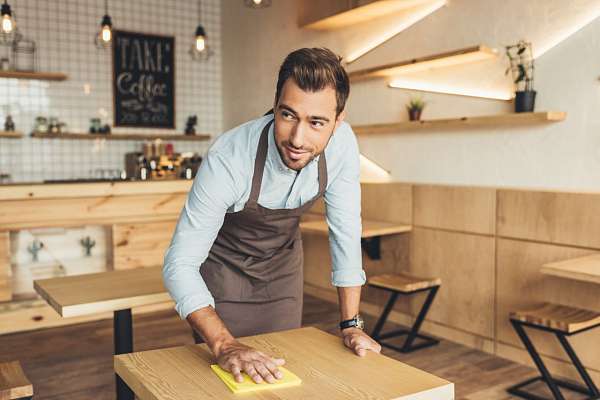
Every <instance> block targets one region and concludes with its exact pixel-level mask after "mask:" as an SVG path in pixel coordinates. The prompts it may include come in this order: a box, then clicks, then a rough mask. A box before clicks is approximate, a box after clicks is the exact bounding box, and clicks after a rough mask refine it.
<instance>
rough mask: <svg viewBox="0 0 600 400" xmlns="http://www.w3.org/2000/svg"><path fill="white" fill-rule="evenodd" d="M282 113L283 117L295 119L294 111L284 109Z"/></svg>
mask: <svg viewBox="0 0 600 400" xmlns="http://www.w3.org/2000/svg"><path fill="white" fill-rule="evenodd" d="M281 115H282V116H283V118H285V119H290V120H292V119H294V115H293V114H292V113H289V112H287V111H283V112H282V113H281Z"/></svg>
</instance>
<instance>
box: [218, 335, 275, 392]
mask: <svg viewBox="0 0 600 400" xmlns="http://www.w3.org/2000/svg"><path fill="white" fill-rule="evenodd" d="M215 356H216V357H217V362H218V363H219V366H220V367H221V368H223V369H225V370H227V371H229V372H231V373H232V374H233V377H234V378H235V380H236V381H237V382H242V381H243V377H242V372H245V373H246V374H248V375H249V376H250V378H252V380H253V381H254V382H256V383H261V382H263V381H267V382H268V383H275V382H276V379H281V378H283V373H282V372H281V371H280V370H279V369H278V368H277V367H279V366H282V365H283V364H285V360H284V359H283V358H272V357H269V356H268V355H266V354H265V353H263V352H262V351H258V350H256V349H253V348H252V347H249V346H246V345H245V344H242V343H240V342H238V341H237V340H235V339H232V340H228V341H226V342H224V343H222V344H221V346H219V349H218V350H216V351H215Z"/></svg>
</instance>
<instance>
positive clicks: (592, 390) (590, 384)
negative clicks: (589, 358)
mask: <svg viewBox="0 0 600 400" xmlns="http://www.w3.org/2000/svg"><path fill="white" fill-rule="evenodd" d="M556 337H557V338H558V340H559V341H560V344H561V345H562V347H563V349H565V352H566V353H567V354H568V355H569V358H570V359H571V361H572V362H573V365H574V366H575V368H576V369H577V372H579V376H581V379H583V381H584V382H585V385H586V386H587V388H588V391H583V392H582V391H581V390H577V389H576V388H572V387H571V389H573V390H576V391H578V392H580V393H585V394H589V395H590V396H593V398H595V399H597V398H600V391H598V387H597V386H596V385H595V384H594V381H593V380H592V378H591V377H590V375H589V374H588V373H587V371H586V370H585V367H584V366H583V364H582V363H581V361H580V360H579V357H577V354H575V351H574V350H573V347H571V344H570V343H569V341H568V340H567V338H566V337H565V335H564V334H563V333H560V332H556Z"/></svg>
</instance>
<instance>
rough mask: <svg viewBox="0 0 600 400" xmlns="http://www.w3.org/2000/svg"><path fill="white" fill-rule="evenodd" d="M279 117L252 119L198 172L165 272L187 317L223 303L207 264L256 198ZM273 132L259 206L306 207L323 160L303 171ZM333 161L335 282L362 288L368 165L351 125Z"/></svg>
mask: <svg viewBox="0 0 600 400" xmlns="http://www.w3.org/2000/svg"><path fill="white" fill-rule="evenodd" d="M272 118H273V116H272V115H270V116H265V117H261V118H258V119H255V120H253V121H249V122H247V123H245V124H243V125H240V126H238V127H236V128H234V129H232V130H230V131H228V132H225V133H224V134H222V135H221V136H219V137H218V138H217V139H216V141H215V142H214V143H213V145H212V146H211V148H210V149H209V150H208V154H207V155H206V157H205V158H204V160H203V161H202V164H201V165H200V168H199V169H198V174H197V175H196V178H195V179H194V183H193V185H192V188H191V190H190V192H189V193H188V197H187V200H186V202H185V206H184V208H183V210H182V212H181V215H180V216H179V221H178V223H177V227H176V229H175V233H174V234H173V239H172V240H171V244H170V246H169V248H168V249H167V252H166V254H165V260H164V267H163V279H164V284H165V287H166V288H167V290H168V291H169V293H170V294H171V297H172V298H173V300H175V309H176V310H177V312H178V313H179V315H180V316H181V318H186V317H187V316H188V315H189V314H190V313H192V312H194V311H196V310H198V309H200V308H203V307H206V306H209V305H211V306H213V307H214V306H215V303H214V299H213V297H212V295H211V293H210V291H209V290H208V288H207V286H206V284H205V282H204V280H203V279H202V276H201V275H200V273H199V267H200V265H201V264H202V263H203V262H204V260H206V258H207V256H208V253H209V251H210V249H211V247H212V245H213V242H214V241H215V239H216V237H217V234H218V233H219V230H220V229H221V226H222V225H223V220H224V218H225V213H227V212H236V211H240V210H242V209H243V208H244V205H245V204H246V202H247V201H248V198H249V197H250V189H251V186H252V175H253V172H254V161H255V159H256V151H257V148H258V140H259V138H260V134H261V132H262V129H263V128H264V126H265V125H266V124H267V123H268V122H269V121H270V120H271V119H272ZM273 129H274V128H273V125H271V127H270V130H269V142H268V143H269V148H268V152H267V159H266V162H265V169H264V173H263V180H262V185H261V189H260V194H259V197H258V203H259V204H260V205H261V206H263V207H267V208H272V209H277V208H298V207H300V206H302V205H303V204H305V203H307V202H308V201H310V200H311V199H312V198H313V197H314V196H315V195H316V194H317V192H318V190H319V183H318V175H319V174H318V159H319V157H317V158H315V159H314V160H312V161H311V162H310V163H309V164H307V165H306V166H305V167H304V168H302V169H301V170H300V171H299V172H296V171H295V170H292V169H290V168H288V167H287V166H286V165H285V164H284V163H283V161H282V160H281V156H280V155H279V152H278V150H277V146H276V144H275V137H274V132H273ZM325 158H326V160H327V175H328V181H327V188H326V191H325V194H324V198H325V205H326V219H327V223H328V225H329V245H330V253H331V260H332V274H331V279H332V284H333V285H334V286H361V285H363V284H364V283H365V272H364V270H363V268H362V253H361V246H360V237H361V219H360V183H359V176H360V161H359V152H358V144H357V142H356V137H355V136H354V132H352V128H350V125H348V124H347V123H345V122H343V123H342V124H340V126H339V127H338V129H337V130H336V131H335V132H334V134H333V136H332V137H331V140H330V141H329V143H328V144H327V147H326V148H325Z"/></svg>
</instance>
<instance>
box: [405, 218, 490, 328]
mask: <svg viewBox="0 0 600 400" xmlns="http://www.w3.org/2000/svg"><path fill="white" fill-rule="evenodd" d="M494 245H495V243H494V238H493V237H486V236H480V235H472V234H464V233H455V232H447V231H438V230H432V229H426V228H415V229H413V232H412V240H411V253H410V261H411V265H410V271H411V273H412V274H414V275H417V276H423V277H439V278H441V279H442V286H441V288H440V290H439V292H438V295H437V297H436V299H435V302H434V303H433V305H432V308H431V310H430V313H429V316H428V319H429V320H432V321H436V322H439V323H442V324H444V325H447V326H451V327H454V328H456V329H460V330H463V331H467V332H471V333H474V334H477V335H480V336H482V337H485V338H492V337H493V335H494V290H495V289H494V282H495V278H494V255H495V254H494ZM423 300H424V297H423V296H419V298H418V299H415V302H414V304H413V307H417V308H420V306H421V304H422V302H423ZM413 310H414V308H413Z"/></svg>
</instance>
